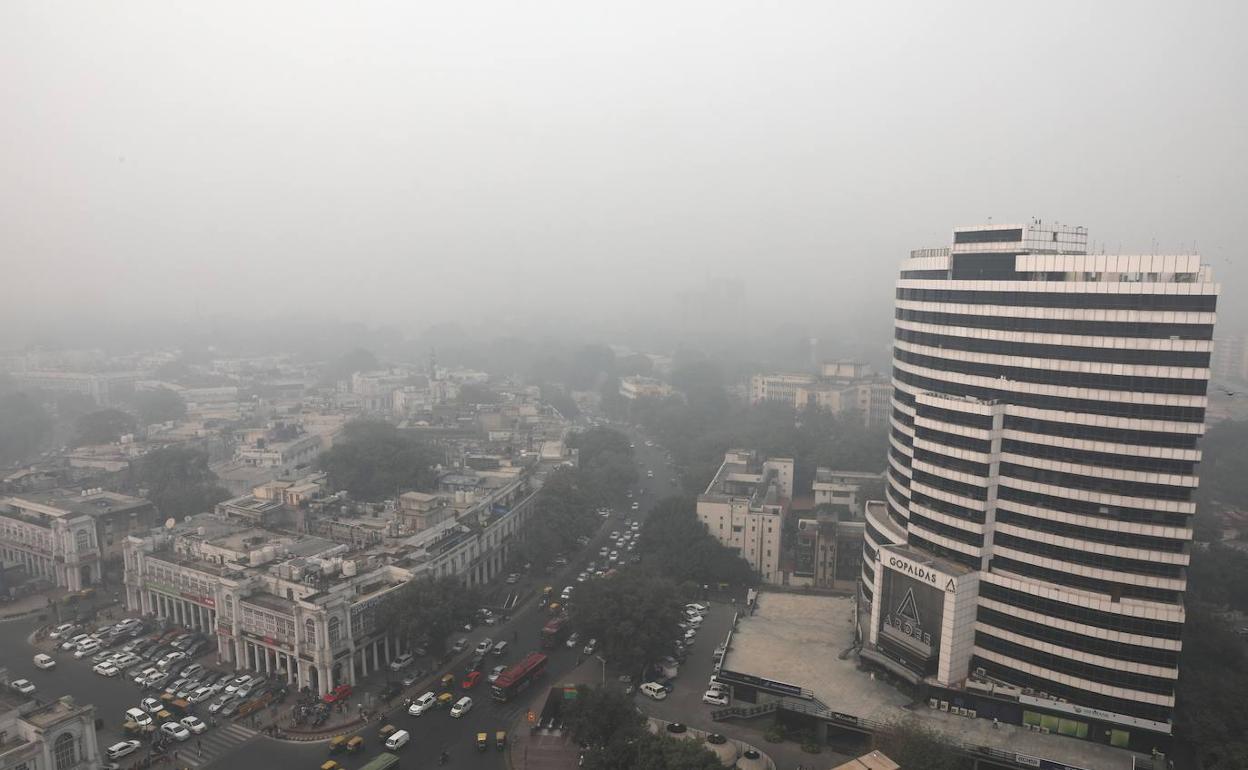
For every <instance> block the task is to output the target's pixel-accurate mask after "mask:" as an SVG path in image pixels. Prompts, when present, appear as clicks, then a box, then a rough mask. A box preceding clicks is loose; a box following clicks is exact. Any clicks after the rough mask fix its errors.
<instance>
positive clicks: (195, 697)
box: [186, 687, 214, 705]
mask: <svg viewBox="0 0 1248 770" xmlns="http://www.w3.org/2000/svg"><path fill="white" fill-rule="evenodd" d="M213 695H214V693H213V690H212V688H211V687H200V688H199V689H198V690H196V691H195V692H193V693H191V694H190V695H188V696H186V702H187V703H190V704H192V705H194V704H197V703H203V702H204V701H206V700H208V699H209V698H211V697H212V696H213Z"/></svg>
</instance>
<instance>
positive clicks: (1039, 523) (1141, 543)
mask: <svg viewBox="0 0 1248 770" xmlns="http://www.w3.org/2000/svg"><path fill="white" fill-rule="evenodd" d="M916 499H917V498H916ZM1002 502H1003V501H998V505H997V513H996V516H997V523H999V524H1013V525H1015V526H1019V527H1024V528H1026V529H1030V530H1034V531H1036V532H1047V533H1049V534H1050V535H1059V536H1061V537H1073V538H1077V539H1079V540H1087V541H1088V542H1091V543H1104V544H1106V545H1118V546H1124V547H1128V548H1144V549H1147V550H1150V551H1164V552H1166V553H1184V552H1185V551H1186V550H1187V545H1186V543H1187V541H1186V540H1178V539H1175V538H1168V537H1152V536H1149V535H1137V534H1135V533H1133V532H1119V531H1117V530H1111V529H1097V528H1096V527H1081V526H1079V525H1078V524H1067V523H1066V522H1064V521H1056V520H1054V519H1042V518H1039V517H1036V516H1027V515H1026V514H1022V513H1017V512H1015V511H1012V510H1009V509H1008V508H1005V507H1002V505H1001V503H1002Z"/></svg>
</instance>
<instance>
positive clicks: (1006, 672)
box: [971, 655, 1171, 722]
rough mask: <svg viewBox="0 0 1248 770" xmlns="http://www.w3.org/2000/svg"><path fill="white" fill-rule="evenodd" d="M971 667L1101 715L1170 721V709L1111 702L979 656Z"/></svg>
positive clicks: (1095, 694) (1132, 701) (1085, 691)
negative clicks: (1085, 707)
mask: <svg viewBox="0 0 1248 770" xmlns="http://www.w3.org/2000/svg"><path fill="white" fill-rule="evenodd" d="M971 666H972V667H973V668H982V669H984V670H985V671H986V672H988V675H989V676H992V677H994V678H997V679H1000V680H1002V681H1004V682H1009V683H1011V684H1014V685H1018V686H1019V687H1030V688H1031V689H1033V690H1037V691H1039V692H1047V693H1049V694H1050V695H1056V696H1058V697H1062V698H1065V699H1066V700H1068V701H1070V702H1071V703H1077V704H1079V705H1082V706H1090V707H1092V708H1096V709H1100V710H1102V711H1109V712H1111V713H1114V714H1125V715H1127V716H1133V717H1139V718H1140V719H1148V720H1151V721H1154V722H1167V721H1169V720H1170V717H1171V709H1170V708H1169V707H1167V706H1154V705H1151V704H1148V703H1141V702H1139V701H1135V700H1127V699H1123V698H1113V697H1110V696H1108V695H1101V694H1100V693H1092V692H1088V691H1087V690H1081V689H1079V688H1077V687H1071V686H1068V685H1064V684H1061V683H1059V682H1055V681H1051V680H1049V679H1045V678H1044V677H1039V676H1034V675H1032V674H1028V673H1025V672H1023V671H1019V670H1017V669H1015V668H1011V667H1010V666H1005V665H1002V664H1000V663H997V662H995V661H991V660H988V659H987V658H983V657H980V656H978V655H976V656H973V657H972V658H971Z"/></svg>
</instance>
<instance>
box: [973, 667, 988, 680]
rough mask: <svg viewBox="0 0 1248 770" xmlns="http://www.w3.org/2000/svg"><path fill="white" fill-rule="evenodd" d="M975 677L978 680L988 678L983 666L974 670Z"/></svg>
mask: <svg viewBox="0 0 1248 770" xmlns="http://www.w3.org/2000/svg"><path fill="white" fill-rule="evenodd" d="M975 676H977V677H979V678H980V679H983V678H985V677H987V676H988V672H987V671H985V670H984V668H983V666H980V667H979V668H977V669H975Z"/></svg>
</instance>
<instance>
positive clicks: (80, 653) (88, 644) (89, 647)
mask: <svg viewBox="0 0 1248 770" xmlns="http://www.w3.org/2000/svg"><path fill="white" fill-rule="evenodd" d="M99 651H100V643H99V642H97V641H95V640H94V639H87V640H86V641H84V642H81V643H80V644H79V645H78V649H76V650H74V657H75V658H78V659H79V660H81V659H82V658H86V657H88V656H91V655H94V654H96V653H97V652H99Z"/></svg>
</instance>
